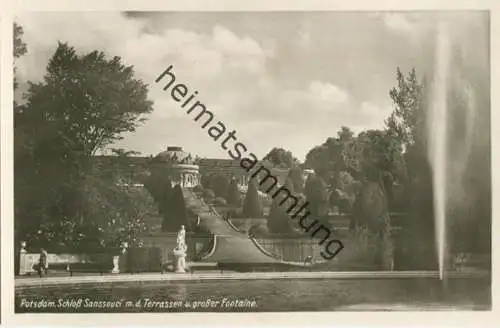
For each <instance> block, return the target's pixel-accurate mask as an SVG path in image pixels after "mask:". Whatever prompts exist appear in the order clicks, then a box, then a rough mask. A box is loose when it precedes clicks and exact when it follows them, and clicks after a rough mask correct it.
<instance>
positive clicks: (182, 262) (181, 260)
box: [173, 249, 186, 273]
mask: <svg viewBox="0 0 500 328" xmlns="http://www.w3.org/2000/svg"><path fill="white" fill-rule="evenodd" d="M173 253H174V257H175V272H177V273H186V252H185V251H182V250H179V249H174V251H173Z"/></svg>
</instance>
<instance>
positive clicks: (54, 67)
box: [14, 29, 152, 239]
mask: <svg viewBox="0 0 500 328" xmlns="http://www.w3.org/2000/svg"><path fill="white" fill-rule="evenodd" d="M15 31H16V29H15ZM19 53H22V51H21V52H19ZM24 98H25V101H26V102H25V104H23V105H19V106H17V105H16V111H15V113H14V131H15V132H14V133H15V139H16V141H15V146H14V147H15V150H14V155H15V161H16V168H15V172H14V173H15V181H16V182H15V183H16V186H15V187H16V188H15V193H16V194H15V199H16V202H15V210H16V232H17V234H18V235H19V236H21V238H24V236H25V235H29V234H30V233H33V232H36V231H40V229H39V228H40V227H42V226H47V224H49V223H50V224H49V225H52V224H59V225H61V224H64V225H65V226H67V227H75V229H77V230H78V229H79V228H78V227H83V226H86V225H87V223H88V222H90V221H91V220H92V218H91V217H89V215H88V214H87V212H86V208H87V207H88V206H89V205H88V204H87V201H89V200H88V199H89V198H90V199H93V198H91V195H89V194H87V193H85V192H83V191H82V190H83V188H84V186H86V185H88V184H89V183H90V182H89V179H92V177H93V176H94V174H95V172H93V170H94V166H95V163H94V156H93V155H94V154H95V152H96V151H97V150H98V149H100V148H102V147H104V146H106V145H108V144H110V143H112V142H114V141H116V140H118V139H120V138H121V135H122V133H124V132H131V131H134V130H135V128H136V127H137V126H138V125H139V124H140V122H141V121H142V117H141V116H142V115H143V114H147V113H149V112H150V111H151V110H152V103H151V102H150V101H148V100H147V99H146V98H147V88H146V85H144V84H143V83H142V82H141V81H139V80H137V79H135V78H134V71H133V67H131V66H129V67H127V66H124V65H123V64H122V63H121V59H120V58H119V57H114V58H113V59H111V60H107V59H106V58H105V54H104V53H102V52H98V51H94V52H92V53H89V54H85V55H77V54H76V52H75V50H74V49H73V48H72V47H70V46H69V45H67V44H63V43H59V44H58V47H57V50H56V51H55V53H54V55H53V56H52V58H51V59H50V60H49V63H48V65H47V73H46V75H45V76H44V79H43V81H42V82H40V83H36V84H34V83H28V91H27V93H26V94H25V95H24ZM106 182H107V183H114V182H112V181H108V180H106ZM110 197H111V196H110ZM109 201H110V202H111V201H113V200H112V199H110V200H109ZM105 215H106V213H102V214H100V215H99V216H100V217H104V216H105ZM46 231H48V232H47V234H53V233H56V234H65V231H63V230H61V229H60V230H52V231H49V230H46ZM54 231H55V232H54ZM50 238H52V237H50ZM52 239H54V238H52Z"/></svg>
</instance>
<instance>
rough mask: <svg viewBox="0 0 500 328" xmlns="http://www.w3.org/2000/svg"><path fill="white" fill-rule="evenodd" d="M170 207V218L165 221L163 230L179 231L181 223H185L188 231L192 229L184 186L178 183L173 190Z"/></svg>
mask: <svg viewBox="0 0 500 328" xmlns="http://www.w3.org/2000/svg"><path fill="white" fill-rule="evenodd" d="M170 205H171V206H170V208H169V209H168V211H169V212H170V213H169V217H170V220H168V221H164V222H163V225H162V230H163V231H169V232H174V231H178V230H179V229H180V227H181V225H184V227H185V228H186V230H187V231H191V226H190V224H189V221H188V213H187V208H186V202H185V200H184V195H183V194H182V188H181V186H180V185H176V186H175V187H174V189H173V190H172V198H171V204H170Z"/></svg>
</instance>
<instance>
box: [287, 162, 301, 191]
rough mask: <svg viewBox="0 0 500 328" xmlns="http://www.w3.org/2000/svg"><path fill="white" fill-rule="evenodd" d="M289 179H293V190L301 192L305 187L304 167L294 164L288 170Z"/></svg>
mask: <svg viewBox="0 0 500 328" xmlns="http://www.w3.org/2000/svg"><path fill="white" fill-rule="evenodd" d="M288 179H290V180H291V184H292V186H293V190H295V192H297V193H300V192H302V190H303V189H304V177H303V176H302V169H301V168H300V166H297V165H296V166H294V167H292V168H291V169H290V172H288Z"/></svg>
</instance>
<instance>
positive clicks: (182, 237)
mask: <svg viewBox="0 0 500 328" xmlns="http://www.w3.org/2000/svg"><path fill="white" fill-rule="evenodd" d="M185 243H186V229H185V228H184V226H183V225H181V230H179V232H177V246H179V245H180V244H185Z"/></svg>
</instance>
